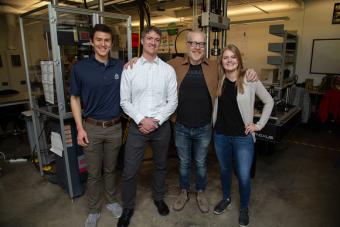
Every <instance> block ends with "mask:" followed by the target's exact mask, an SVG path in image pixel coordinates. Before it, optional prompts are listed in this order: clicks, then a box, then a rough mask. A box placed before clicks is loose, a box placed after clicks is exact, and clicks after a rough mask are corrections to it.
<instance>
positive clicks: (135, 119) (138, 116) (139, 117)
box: [133, 114, 144, 125]
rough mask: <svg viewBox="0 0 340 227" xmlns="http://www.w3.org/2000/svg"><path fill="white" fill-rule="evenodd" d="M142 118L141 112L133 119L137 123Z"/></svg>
mask: <svg viewBox="0 0 340 227" xmlns="http://www.w3.org/2000/svg"><path fill="white" fill-rule="evenodd" d="M143 119H144V116H143V115H141V114H137V116H136V117H135V118H134V119H133V120H134V121H135V122H136V124H137V125H138V124H139V123H140V122H141V121H142V120H143Z"/></svg>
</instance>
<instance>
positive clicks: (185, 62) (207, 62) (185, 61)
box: [182, 56, 209, 65]
mask: <svg viewBox="0 0 340 227" xmlns="http://www.w3.org/2000/svg"><path fill="white" fill-rule="evenodd" d="M202 63H204V64H206V65H209V61H208V59H207V58H206V57H205V58H204V59H203V61H202ZM186 64H190V60H189V56H186V57H184V58H183V61H182V65H186Z"/></svg>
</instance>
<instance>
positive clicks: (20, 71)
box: [0, 15, 27, 91]
mask: <svg viewBox="0 0 340 227" xmlns="http://www.w3.org/2000/svg"><path fill="white" fill-rule="evenodd" d="M14 21H15V23H14V24H13V27H11V29H13V33H12V34H13V35H12V36H11V39H12V45H11V49H9V48H8V47H9V45H8V44H9V43H8V39H9V36H8V35H9V33H8V26H7V21H6V17H5V16H4V15H1V17H0V27H1V35H0V54H1V58H2V63H3V67H1V68H0V89H6V88H11V89H15V90H19V91H25V90H26V89H27V86H26V84H21V81H26V77H25V73H24V59H23V54H22V46H21V42H20V28H19V22H18V17H17V16H15V18H14ZM11 55H20V61H21V66H12V61H11ZM2 82H8V86H2Z"/></svg>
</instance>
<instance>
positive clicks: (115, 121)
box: [85, 117, 120, 128]
mask: <svg viewBox="0 0 340 227" xmlns="http://www.w3.org/2000/svg"><path fill="white" fill-rule="evenodd" d="M85 122H86V123H89V124H91V125H96V126H101V127H103V128H108V127H111V126H114V125H116V124H119V123H120V117H117V118H114V119H112V120H109V121H101V120H96V119H93V118H90V117H88V118H86V119H85Z"/></svg>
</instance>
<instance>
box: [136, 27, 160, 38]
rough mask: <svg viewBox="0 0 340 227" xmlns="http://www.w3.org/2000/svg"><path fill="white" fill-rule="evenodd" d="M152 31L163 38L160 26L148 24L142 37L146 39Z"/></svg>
mask: <svg viewBox="0 0 340 227" xmlns="http://www.w3.org/2000/svg"><path fill="white" fill-rule="evenodd" d="M152 31H153V32H156V34H157V35H159V37H161V38H162V32H161V30H159V28H157V27H156V26H148V27H146V28H144V29H143V31H142V35H141V39H144V37H145V36H146V34H148V33H150V32H152Z"/></svg>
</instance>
